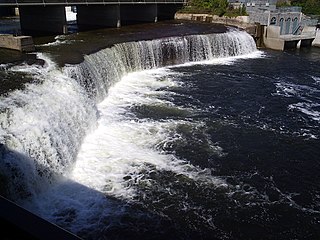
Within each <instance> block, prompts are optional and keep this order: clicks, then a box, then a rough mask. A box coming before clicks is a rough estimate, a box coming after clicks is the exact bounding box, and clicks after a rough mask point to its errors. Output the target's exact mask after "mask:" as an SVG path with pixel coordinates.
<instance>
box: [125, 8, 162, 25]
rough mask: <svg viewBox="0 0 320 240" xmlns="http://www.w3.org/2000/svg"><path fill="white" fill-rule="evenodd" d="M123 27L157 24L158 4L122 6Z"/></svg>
mask: <svg viewBox="0 0 320 240" xmlns="http://www.w3.org/2000/svg"><path fill="white" fill-rule="evenodd" d="M120 18H121V25H130V24H137V23H147V22H149V23H152V22H157V21H158V19H157V5H156V4H136V5H129V4H128V5H127V4H123V5H120Z"/></svg>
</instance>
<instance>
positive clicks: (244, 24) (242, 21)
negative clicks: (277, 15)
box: [175, 13, 256, 35]
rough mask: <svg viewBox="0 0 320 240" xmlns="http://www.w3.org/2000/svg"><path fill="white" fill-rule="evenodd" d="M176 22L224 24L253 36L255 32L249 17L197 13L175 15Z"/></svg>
mask: <svg viewBox="0 0 320 240" xmlns="http://www.w3.org/2000/svg"><path fill="white" fill-rule="evenodd" d="M175 19H176V20H188V21H190V20H191V21H198V22H207V23H215V24H224V25H227V26H233V27H237V28H240V29H243V30H245V31H247V32H248V33H249V34H251V35H254V34H255V32H256V25H255V24H252V23H250V21H249V16H237V17H226V16H222V17H219V16H216V15H211V14H197V13H176V15H175Z"/></svg>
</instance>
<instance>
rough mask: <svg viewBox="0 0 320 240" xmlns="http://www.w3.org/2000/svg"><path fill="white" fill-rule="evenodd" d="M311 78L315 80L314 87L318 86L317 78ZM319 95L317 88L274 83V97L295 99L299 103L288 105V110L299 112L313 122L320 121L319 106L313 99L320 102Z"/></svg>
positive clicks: (319, 90)
mask: <svg viewBox="0 0 320 240" xmlns="http://www.w3.org/2000/svg"><path fill="white" fill-rule="evenodd" d="M312 78H313V79H314V80H315V85H318V81H319V78H317V77H312ZM319 93H320V89H318V88H317V86H314V87H310V86H307V85H299V84H293V83H286V82H278V83H276V93H275V94H274V95H279V96H283V97H288V98H296V99H297V100H298V101H299V102H298V103H294V104H290V105H289V106H288V109H289V110H291V111H292V110H297V111H300V112H301V113H303V114H305V115H307V116H308V117H309V118H311V119H313V120H314V121H320V112H319V110H318V109H319V106H320V104H318V103H316V102H315V99H317V100H320V98H319ZM301 101H302V102H301Z"/></svg>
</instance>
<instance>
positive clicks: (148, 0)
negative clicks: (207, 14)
mask: <svg viewBox="0 0 320 240" xmlns="http://www.w3.org/2000/svg"><path fill="white" fill-rule="evenodd" d="M155 3H157V4H183V3H185V0H100V1H99V0H0V6H16V7H18V6H28V5H29V6H30V5H38V6H39V5H43V6H45V5H65V6H70V5H107V4H155Z"/></svg>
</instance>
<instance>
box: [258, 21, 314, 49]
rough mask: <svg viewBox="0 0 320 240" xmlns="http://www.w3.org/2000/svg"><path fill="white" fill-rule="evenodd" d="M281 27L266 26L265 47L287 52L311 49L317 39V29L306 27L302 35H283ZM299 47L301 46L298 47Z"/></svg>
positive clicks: (264, 33)
mask: <svg viewBox="0 0 320 240" xmlns="http://www.w3.org/2000/svg"><path fill="white" fill-rule="evenodd" d="M280 33H281V27H280V26H271V25H270V26H265V27H264V31H263V43H264V45H265V47H267V48H270V49H274V50H281V51H282V50H285V49H288V48H297V47H311V45H312V41H313V40H314V39H315V37H316V35H315V29H314V31H312V29H311V27H306V28H305V29H304V30H303V31H302V34H300V35H293V34H287V35H281V34H280ZM298 45H299V46H298Z"/></svg>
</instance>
